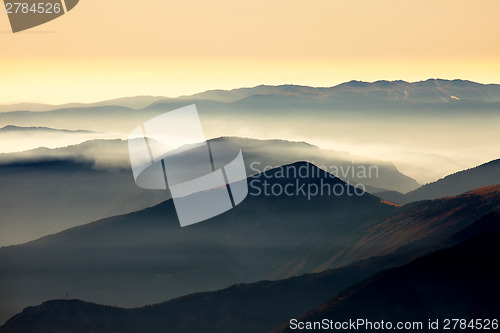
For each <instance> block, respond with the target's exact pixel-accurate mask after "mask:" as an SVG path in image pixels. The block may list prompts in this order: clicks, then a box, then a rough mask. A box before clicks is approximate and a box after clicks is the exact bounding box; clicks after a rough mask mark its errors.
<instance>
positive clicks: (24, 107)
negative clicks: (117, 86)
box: [0, 96, 166, 112]
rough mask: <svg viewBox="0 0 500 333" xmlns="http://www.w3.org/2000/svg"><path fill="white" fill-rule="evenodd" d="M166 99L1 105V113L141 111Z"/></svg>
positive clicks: (142, 98)
mask: <svg viewBox="0 0 500 333" xmlns="http://www.w3.org/2000/svg"><path fill="white" fill-rule="evenodd" d="M165 98H166V97H158V96H135V97H123V98H116V99H110V100H105V101H100V102H95V103H67V104H62V105H53V104H42V103H13V104H0V112H11V111H50V110H57V109H67V108H78V107H88V106H103V105H116V106H125V107H128V108H134V109H140V108H143V107H145V106H148V105H150V104H152V103H154V102H156V101H158V100H160V99H165Z"/></svg>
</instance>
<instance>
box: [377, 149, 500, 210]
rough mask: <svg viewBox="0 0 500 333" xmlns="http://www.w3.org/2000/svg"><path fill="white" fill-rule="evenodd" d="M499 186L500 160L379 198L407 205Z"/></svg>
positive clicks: (378, 194) (382, 194) (380, 195)
mask: <svg viewBox="0 0 500 333" xmlns="http://www.w3.org/2000/svg"><path fill="white" fill-rule="evenodd" d="M498 184H500V159H497V160H494V161H491V162H488V163H485V164H482V165H480V166H477V167H475V168H471V169H467V170H463V171H460V172H457V173H454V174H452V175H449V176H446V177H444V178H442V179H439V180H438V181H435V182H433V183H429V184H426V185H423V186H421V187H419V188H418V189H416V190H413V191H410V192H408V193H406V194H401V193H397V192H378V193H377V196H379V197H380V198H383V199H385V200H389V201H392V202H396V203H399V204H405V203H409V202H414V201H418V200H429V199H436V198H441V197H447V196H455V195H458V194H461V193H465V192H467V191H470V190H472V189H475V188H479V187H484V186H488V185H498Z"/></svg>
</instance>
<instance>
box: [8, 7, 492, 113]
mask: <svg viewBox="0 0 500 333" xmlns="http://www.w3.org/2000/svg"><path fill="white" fill-rule="evenodd" d="M498 13H500V1H498V0H482V1H468V0H467V1H466V0H440V1H435V0H419V1H414V0H413V1H409V0H378V1H373V0H342V1H339V0H312V1H311V0H309V1H298V0H287V1H281V0H273V1H269V0H267V1H261V0H252V1H237V0H231V1H227V0H213V1H206V0H203V1H193V0H185V1H165V0H141V1H123V0H105V1H103V0H81V1H80V3H79V4H78V6H77V7H75V8H74V9H73V10H72V11H70V12H69V13H68V14H66V15H64V16H62V17H60V18H58V19H56V20H54V21H51V22H49V23H47V24H44V25H41V26H39V27H36V28H33V29H30V30H28V31H25V32H20V33H16V34H12V32H11V30H10V26H9V23H8V19H7V15H6V14H5V13H0V45H1V52H0V103H14V102H43V103H51V104H61V103H66V102H93V101H99V100H105V99H110V98H116V97H124V96H137V95H161V96H170V97H175V96H179V95H187V94H193V93H196V92H201V91H205V90H209V89H232V88H239V87H249V86H255V85H259V84H273V85H277V84H300V85H310V86H333V85H336V84H339V83H342V82H345V81H350V80H363V81H376V80H381V79H385V80H398V79H402V80H406V81H420V80H426V79H428V78H443V79H456V78H460V79H467V80H472V81H476V82H481V83H500V38H498V36H499V33H500V20H498Z"/></svg>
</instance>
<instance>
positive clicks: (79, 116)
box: [0, 79, 500, 135]
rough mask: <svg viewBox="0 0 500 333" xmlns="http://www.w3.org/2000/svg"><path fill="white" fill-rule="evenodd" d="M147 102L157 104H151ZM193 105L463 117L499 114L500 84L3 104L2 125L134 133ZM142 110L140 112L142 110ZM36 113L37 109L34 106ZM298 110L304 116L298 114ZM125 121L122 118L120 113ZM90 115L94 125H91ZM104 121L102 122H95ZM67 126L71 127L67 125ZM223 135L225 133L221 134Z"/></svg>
mask: <svg viewBox="0 0 500 333" xmlns="http://www.w3.org/2000/svg"><path fill="white" fill-rule="evenodd" d="M147 102H151V103H150V104H149V105H145V104H147ZM188 104H197V106H198V108H199V110H200V111H201V115H202V116H204V117H206V118H209V117H214V116H220V115H225V116H238V117H239V118H241V117H242V116H245V117H247V116H248V117H252V116H255V115H256V114H259V115H267V116H282V115H283V112H285V111H286V112H287V116H289V117H290V116H292V115H294V116H296V115H301V113H302V112H304V110H307V111H308V112H309V116H310V115H311V114H310V112H313V113H314V114H315V115H316V116H317V119H322V118H323V117H324V116H325V112H328V114H329V115H343V114H344V111H346V110H357V111H358V115H359V112H362V113H365V114H366V115H370V114H373V112H375V111H376V112H380V111H384V114H386V115H388V114H399V115H402V114H407V115H410V116H411V115H412V113H413V112H419V113H420V115H425V114H428V113H429V112H430V113H434V114H435V112H436V111H439V112H441V113H443V112H446V113H450V112H451V113H452V114H455V115H456V114H462V115H464V116H465V115H478V114H480V113H485V114H488V115H498V113H497V110H498V106H499V105H500V85H495V84H488V85H485V84H479V83H475V82H470V81H464V80H452V81H451V80H441V79H430V80H427V81H421V82H404V81H376V82H373V83H368V82H358V81H351V82H346V83H343V84H340V85H337V86H333V87H329V88H314V87H307V86H296V85H281V86H264V85H261V86H257V87H253V88H240V89H234V90H230V91H224V90H211V91H207V92H204V93H199V94H195V95H191V96H182V97H178V98H162V97H147V96H146V97H131V98H123V99H117V100H110V101H103V102H98V103H88V104H66V105H62V106H55V107H53V108H51V109H48V107H41V108H40V107H38V108H34V109H38V110H40V109H42V110H44V111H29V110H26V109H28V108H29V107H18V108H16V107H8V108H6V107H5V106H3V108H4V110H9V111H4V112H1V113H0V122H3V123H11V124H16V125H18V126H49V127H59V126H54V125H55V124H59V125H61V124H70V123H69V122H70V121H71V120H73V122H75V121H76V122H77V123H79V124H84V125H85V128H86V129H91V130H95V131H101V132H106V131H118V132H123V133H129V132H130V131H131V130H132V129H133V128H134V127H135V126H134V125H135V124H137V123H141V122H143V121H145V120H147V119H149V118H151V117H153V116H155V115H158V114H161V113H163V112H165V111H168V110H173V109H175V108H179V107H182V106H186V105H188ZM138 106H140V108H139V109H137V107H138ZM32 109H33V108H32ZM297 112H298V113H297ZM118 114H120V117H118V118H117V115H118ZM89 117H92V118H94V122H89V121H88V119H89ZM96 119H99V121H95V120H96ZM261 125H262V124H261ZM64 127H71V125H69V126H64ZM219 135H220V134H219Z"/></svg>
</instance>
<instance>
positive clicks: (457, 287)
mask: <svg viewBox="0 0 500 333" xmlns="http://www.w3.org/2000/svg"><path fill="white" fill-rule="evenodd" d="M498 220H499V215H498V214H497V215H496V225H497V228H496V229H495V230H493V231H490V232H488V233H486V234H482V235H480V236H477V237H474V238H472V239H470V240H468V241H465V242H464V243H461V244H458V245H456V246H454V247H452V248H450V249H445V250H442V251H439V252H437V253H433V254H430V255H427V256H425V257H423V258H420V259H417V260H415V261H413V262H411V263H409V264H407V265H404V266H402V267H398V268H393V269H389V270H386V271H383V272H381V273H379V274H376V275H375V276H373V277H371V278H369V279H367V280H365V281H363V282H360V283H359V284H357V285H354V286H353V287H351V288H348V289H347V290H344V291H342V292H341V293H339V295H338V296H337V297H335V298H334V299H332V300H331V301H329V302H327V303H325V304H323V305H321V306H319V307H317V308H315V309H313V310H311V311H309V312H307V313H306V314H305V315H303V316H301V317H300V319H299V320H300V321H304V322H314V321H321V320H322V319H324V318H327V319H329V320H333V321H341V322H342V321H349V319H354V320H355V319H357V318H362V319H368V320H370V321H380V320H384V321H385V322H387V321H391V322H392V323H393V325H396V322H398V321H413V322H415V321H416V322H423V325H424V326H423V328H424V329H423V330H418V331H423V332H433V331H434V332H435V331H436V330H431V329H429V328H428V327H427V321H428V319H433V320H435V319H439V320H440V326H439V328H440V330H443V325H444V319H452V318H460V319H466V320H467V321H466V322H467V324H469V323H470V320H471V319H477V318H484V319H487V318H489V319H490V320H491V319H497V320H498V313H500V288H499V287H498V280H499V278H500V271H499V270H498V269H497V262H498V257H499V255H500V242H499V240H500V229H499V228H498V222H499V221H498ZM450 327H451V328H452V327H453V323H452V325H451V326H450ZM490 329H493V328H492V327H490ZM361 330H362V331H365V332H366V331H375V330H370V329H363V328H361ZM476 330H477V328H476V329H474V328H470V327H469V326H466V327H465V329H461V330H460V331H466V332H474V331H476ZM294 331H299V332H312V331H313V330H292V329H291V328H290V327H289V325H288V324H285V325H283V326H282V327H281V328H280V329H277V330H275V331H273V332H274V333H278V332H294Z"/></svg>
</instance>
